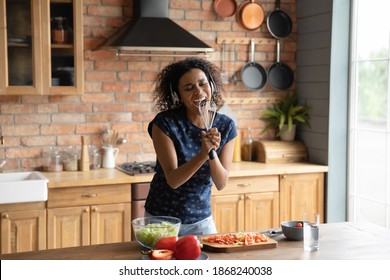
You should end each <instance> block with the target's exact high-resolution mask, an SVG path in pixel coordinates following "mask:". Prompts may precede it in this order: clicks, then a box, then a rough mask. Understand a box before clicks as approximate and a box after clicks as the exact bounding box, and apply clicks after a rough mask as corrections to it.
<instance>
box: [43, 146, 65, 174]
mask: <svg viewBox="0 0 390 280" xmlns="http://www.w3.org/2000/svg"><path fill="white" fill-rule="evenodd" d="M43 157H44V158H45V163H44V165H43V171H46V172H60V171H63V170H64V166H63V162H62V160H63V159H62V155H61V152H60V151H59V150H58V149H56V148H54V147H50V148H49V150H47V151H46V152H44V153H43Z"/></svg>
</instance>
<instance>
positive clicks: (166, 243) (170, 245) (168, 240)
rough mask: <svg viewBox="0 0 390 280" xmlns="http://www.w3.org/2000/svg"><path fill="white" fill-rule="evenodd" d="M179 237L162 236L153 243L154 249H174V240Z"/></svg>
mask: <svg viewBox="0 0 390 280" xmlns="http://www.w3.org/2000/svg"><path fill="white" fill-rule="evenodd" d="M178 239H179V238H178V237H177V236H169V237H163V238H161V239H159V240H158V241H157V242H156V244H154V249H156V250H160V249H168V250H171V251H175V250H176V242H177V240H178Z"/></svg>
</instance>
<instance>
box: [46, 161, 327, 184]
mask: <svg viewBox="0 0 390 280" xmlns="http://www.w3.org/2000/svg"><path fill="white" fill-rule="evenodd" d="M327 171H328V167H327V166H323V165H315V164H310V163H285V164H264V163H258V162H247V161H242V162H234V163H233V165H232V168H231V170H230V177H245V176H262V175H278V174H294V173H313V172H327ZM42 174H43V175H44V176H45V177H46V178H48V179H49V184H48V187H49V188H61V187H74V186H93V185H95V186H96V185H106V184H125V183H129V184H131V183H141V182H150V181H151V180H152V178H153V174H145V175H135V176H129V175H127V174H125V173H124V172H122V171H119V170H117V169H105V168H102V169H97V170H90V171H63V172H43V173H42Z"/></svg>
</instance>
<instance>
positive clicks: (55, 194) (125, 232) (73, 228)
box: [47, 184, 131, 249]
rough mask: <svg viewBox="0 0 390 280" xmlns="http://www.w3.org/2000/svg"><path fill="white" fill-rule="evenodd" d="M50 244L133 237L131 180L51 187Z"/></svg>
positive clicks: (75, 243) (95, 242)
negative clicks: (124, 182)
mask: <svg viewBox="0 0 390 280" xmlns="http://www.w3.org/2000/svg"><path fill="white" fill-rule="evenodd" d="M48 208H49V209H48V231H47V235H48V248H49V249H53V248H65V247H72V246H83V245H93V244H103V243H114V242H123V241H130V237H131V232H130V230H131V227H130V222H131V210H130V209H131V205H130V184H118V185H104V186H91V187H73V188H58V189H55V188H54V189H49V199H48Z"/></svg>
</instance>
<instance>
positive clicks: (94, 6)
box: [0, 0, 297, 170]
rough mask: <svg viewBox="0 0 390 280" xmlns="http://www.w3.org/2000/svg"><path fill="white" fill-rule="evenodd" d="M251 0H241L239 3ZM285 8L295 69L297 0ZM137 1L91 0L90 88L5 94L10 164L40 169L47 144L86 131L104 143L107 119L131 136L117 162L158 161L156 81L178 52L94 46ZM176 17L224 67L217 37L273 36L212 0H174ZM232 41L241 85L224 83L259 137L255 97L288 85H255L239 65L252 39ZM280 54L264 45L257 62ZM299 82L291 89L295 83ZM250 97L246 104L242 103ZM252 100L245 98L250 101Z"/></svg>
mask: <svg viewBox="0 0 390 280" xmlns="http://www.w3.org/2000/svg"><path fill="white" fill-rule="evenodd" d="M242 2H245V0H237V3H238V4H240V3H242ZM257 2H258V3H260V4H261V5H262V7H263V9H264V11H265V15H266V16H267V15H268V13H269V12H271V11H273V10H274V7H275V3H274V1H273V0H272V1H271V0H257ZM281 2H282V7H281V8H282V10H284V11H286V12H287V13H288V14H289V15H290V17H291V18H292V20H293V22H294V28H293V32H292V34H291V35H290V36H289V37H288V38H287V39H285V40H284V41H283V43H282V55H281V60H282V61H283V62H285V63H287V64H288V65H289V66H290V67H291V68H292V69H293V70H294V71H295V67H296V65H295V56H296V29H297V26H296V24H295V22H296V10H295V9H296V5H295V0H283V1H281ZM131 3H132V1H131V0H84V47H85V52H84V56H85V63H84V68H85V69H84V70H85V94H84V95H82V96H0V105H1V114H0V125H1V130H2V131H1V133H2V135H4V137H5V146H3V148H1V149H0V157H3V156H5V157H6V158H7V165H6V166H5V168H4V169H6V170H23V169H25V170H31V169H39V168H40V166H41V165H42V159H41V155H42V151H43V150H44V149H45V148H47V147H48V146H58V147H59V148H65V147H67V146H69V145H78V146H79V145H80V144H81V141H80V136H81V135H89V136H90V137H91V141H92V143H94V144H96V145H98V146H99V145H100V135H99V132H100V131H101V130H102V128H103V126H107V127H110V128H113V129H115V130H117V131H119V132H120V136H121V137H126V138H127V140H128V142H129V143H128V144H125V145H121V146H120V147H119V149H120V153H119V156H118V159H117V162H126V161H146V160H154V159H155V155H154V149H153V145H152V141H151V139H150V138H149V136H148V135H147V133H146V128H147V125H148V123H149V121H150V120H151V119H152V118H153V117H154V115H155V112H153V111H152V104H151V94H150V92H151V90H152V81H153V79H154V77H155V75H156V74H157V73H158V71H159V70H160V69H162V68H163V67H164V66H165V65H167V64H168V63H171V62H172V61H174V60H175V59H178V58H169V57H117V56H116V55H115V53H113V52H112V51H105V50H100V51H93V50H92V49H93V48H94V47H96V46H97V45H98V44H99V43H100V42H102V40H103V39H104V38H106V37H108V36H109V35H110V34H112V32H114V30H115V29H116V28H118V27H120V26H121V25H122V24H123V23H124V21H125V20H126V19H129V18H130V17H131V15H132V9H131V5H130V4H131ZM169 16H170V18H171V19H173V20H174V21H175V22H177V23H178V24H180V25H181V26H182V27H184V28H186V29H187V30H189V31H190V32H191V33H193V34H194V35H196V36H197V37H198V38H200V39H202V40H203V41H205V42H206V43H208V44H209V45H210V46H212V47H213V48H214V49H215V50H216V52H215V53H214V54H212V55H211V57H210V58H209V60H211V61H213V62H215V63H216V64H217V65H218V66H221V52H220V50H221V44H218V43H217V38H237V37H240V38H241V37H249V38H251V37H254V38H268V39H270V38H271V39H273V38H272V36H271V34H270V33H269V32H268V30H267V26H266V23H265V22H264V23H263V25H262V26H261V28H260V29H259V30H256V31H252V32H248V31H246V30H245V29H243V28H241V27H240V26H239V25H238V24H237V22H236V18H235V16H233V17H229V18H225V19H221V18H218V16H217V15H216V14H215V12H214V10H213V0H186V1H184V0H170V8H169ZM233 46H234V45H232V44H228V45H226V56H225V63H224V69H225V70H227V71H228V73H229V77H231V76H232V75H233V73H234V72H236V73H237V74H238V82H237V84H236V85H234V84H232V83H230V84H228V85H226V86H225V97H227V98H237V99H230V100H235V101H238V102H233V103H230V104H229V106H230V107H231V109H232V110H233V112H234V114H235V117H236V118H237V119H238V128H239V129H244V128H247V127H252V133H253V134H252V135H253V136H254V138H257V139H259V138H265V137H270V136H271V135H261V134H260V132H261V129H262V127H263V125H264V124H263V122H262V121H261V120H260V119H259V118H260V115H261V111H262V109H264V108H265V106H266V105H265V104H263V103H257V102H253V103H251V100H252V99H253V98H259V97H274V96H280V95H283V94H284V93H285V92H281V91H275V90H273V89H272V88H271V87H270V86H269V85H266V86H265V87H264V88H263V89H262V90H261V91H250V90H248V89H247V88H246V87H245V86H244V85H243V84H242V82H241V80H240V75H239V74H240V71H241V68H242V67H243V66H244V65H245V63H246V62H247V61H248V60H249V59H250V56H249V51H250V48H249V45H243V44H236V45H235V46H236V47H235V48H236V52H234V47H233ZM275 60H276V48H275V45H267V44H266V45H257V46H256V53H255V61H256V62H257V63H259V64H261V65H262V66H263V67H264V68H266V69H267V68H268V67H269V66H270V65H272V63H274V62H275ZM294 88H295V85H293V86H292V88H291V89H290V90H293V89H294ZM242 101H244V102H243V103H245V104H241V102H242ZM245 101H246V102H245Z"/></svg>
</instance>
